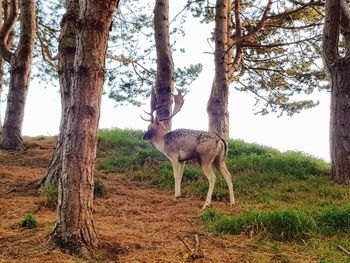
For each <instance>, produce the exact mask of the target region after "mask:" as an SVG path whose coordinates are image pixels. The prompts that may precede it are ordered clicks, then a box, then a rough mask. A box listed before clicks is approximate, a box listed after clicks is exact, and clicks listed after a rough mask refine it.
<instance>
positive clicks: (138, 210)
mask: <svg viewBox="0 0 350 263" xmlns="http://www.w3.org/2000/svg"><path fill="white" fill-rule="evenodd" d="M28 144H29V148H28V150H27V152H25V153H24V154H15V153H9V152H5V151H0V184H1V186H2V187H1V189H0V224H1V225H0V262H4V263H5V262H6V263H8V262H85V260H83V259H79V258H76V257H73V256H70V255H67V254H64V253H62V252H61V251H59V250H57V249H55V248H53V247H52V246H51V245H50V242H49V237H50V232H51V231H52V229H53V225H54V223H55V218H56V212H55V210H54V209H50V208H47V207H45V204H44V203H45V201H44V199H43V197H42V196H40V194H39V193H38V191H37V190H36V189H35V188H34V187H33V185H32V184H31V183H32V182H34V181H36V180H39V179H40V178H41V177H42V176H43V174H44V173H45V169H46V167H47V165H48V163H49V160H50V157H51V154H52V152H53V149H54V146H55V143H54V141H53V140H46V139H45V140H32V139H31V140H29V142H28ZM126 173H128V172H127V171H126ZM96 177H98V178H102V179H103V180H104V181H105V182H106V183H107V184H108V188H109V194H108V196H107V197H105V198H96V199H95V202H94V220H95V227H96V230H97V233H98V236H99V238H100V248H99V249H97V250H96V253H95V254H96V258H95V259H94V262H184V261H185V260H189V259H188V254H189V253H188V250H187V248H186V247H185V244H186V245H187V246H189V248H190V249H194V248H195V244H196V243H195V239H194V237H195V235H198V237H199V245H200V249H199V253H198V254H199V255H200V256H201V257H200V258H198V259H195V262H319V261H320V259H321V258H322V257H323V255H322V256H321V255H315V254H313V253H311V254H310V253H309V250H308V249H306V248H305V245H303V244H299V243H293V242H291V243H284V242H275V241H271V240H263V241H262V240H261V239H259V238H251V237H249V236H247V235H245V234H242V235H224V236H222V235H215V234H212V233H211V232H209V231H208V229H207V228H206V227H205V225H204V224H203V222H202V221H201V220H200V219H199V216H200V215H201V213H202V211H201V205H202V204H203V200H201V198H200V197H184V198H182V199H180V200H178V201H173V199H172V195H173V191H172V189H170V188H165V189H164V188H163V189H162V188H156V187H154V186H149V185H148V184H146V183H142V182H138V181H132V180H131V179H129V178H128V177H127V176H126V175H124V174H121V173H113V172H106V171H104V172H103V171H96ZM213 206H214V207H215V208H216V209H219V210H221V211H225V212H227V213H229V214H233V215H234V214H238V213H240V212H242V211H244V210H246V208H245V207H244V206H245V204H243V203H240V202H238V204H237V205H236V206H235V207H232V208H231V207H229V206H227V205H226V204H225V202H221V201H214V202H213ZM27 213H33V215H34V216H35V217H36V218H37V220H38V223H39V226H38V228H35V229H23V228H20V227H19V223H20V222H21V220H22V219H23V218H24V216H25V215H26V214H27ZM184 243H185V244H184ZM339 253H341V252H339ZM86 262H87V261H86Z"/></svg>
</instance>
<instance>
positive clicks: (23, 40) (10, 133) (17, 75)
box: [2, 0, 36, 151]
mask: <svg viewBox="0 0 350 263" xmlns="http://www.w3.org/2000/svg"><path fill="white" fill-rule="evenodd" d="M35 23H36V14H35V1H34V0H21V16H20V28H21V35H20V40H19V43H18V47H17V50H16V53H15V54H14V55H13V56H12V59H11V61H10V84H9V93H8V99H7V108H6V113H5V121H4V126H3V141H2V146H3V148H4V149H6V150H15V151H18V150H23V148H24V145H23V140H22V124H23V116H24V107H25V101H26V97H27V92H28V85H29V75H30V68H31V63H32V56H33V49H34V42H35V32H36V26H35Z"/></svg>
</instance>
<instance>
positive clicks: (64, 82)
mask: <svg viewBox="0 0 350 263" xmlns="http://www.w3.org/2000/svg"><path fill="white" fill-rule="evenodd" d="M78 7H79V6H78V3H77V2H76V1H74V0H69V1H67V2H66V9H67V12H66V14H65V15H64V16H63V18H62V22H61V35H60V38H59V44H58V45H59V56H58V75H59V81H60V93H61V123H60V133H59V136H58V142H57V145H56V149H55V152H54V154H53V156H52V159H51V161H50V164H49V167H48V169H47V172H46V175H45V176H44V178H43V179H42V181H41V183H40V186H44V185H46V184H51V185H57V183H58V179H59V177H60V174H61V169H62V162H61V160H62V156H61V155H62V144H63V139H64V137H63V134H64V130H65V123H66V119H67V115H68V109H69V107H68V106H69V99H70V90H71V86H72V80H73V73H74V71H73V66H74V56H75V51H76V28H75V24H76V22H77V20H78V15H79V14H78V11H79V10H78Z"/></svg>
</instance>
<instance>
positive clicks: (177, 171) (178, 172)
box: [171, 160, 185, 199]
mask: <svg viewBox="0 0 350 263" xmlns="http://www.w3.org/2000/svg"><path fill="white" fill-rule="evenodd" d="M171 164H172V166H173V171H174V179H175V196H174V198H175V199H177V198H179V197H180V196H181V181H182V175H183V171H184V167H185V162H179V161H178V160H172V161H171Z"/></svg>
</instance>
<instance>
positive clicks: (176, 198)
mask: <svg viewBox="0 0 350 263" xmlns="http://www.w3.org/2000/svg"><path fill="white" fill-rule="evenodd" d="M180 198H181V196H174V197H173V201H178V200H179V199H180Z"/></svg>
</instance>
